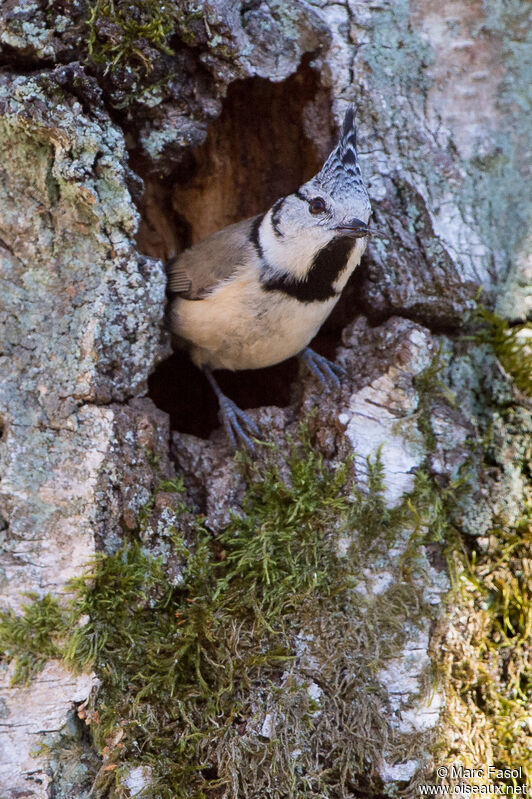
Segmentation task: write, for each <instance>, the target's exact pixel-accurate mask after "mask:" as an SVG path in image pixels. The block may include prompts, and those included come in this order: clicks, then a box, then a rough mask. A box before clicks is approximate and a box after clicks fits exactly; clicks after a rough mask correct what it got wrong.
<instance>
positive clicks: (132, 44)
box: [88, 0, 174, 74]
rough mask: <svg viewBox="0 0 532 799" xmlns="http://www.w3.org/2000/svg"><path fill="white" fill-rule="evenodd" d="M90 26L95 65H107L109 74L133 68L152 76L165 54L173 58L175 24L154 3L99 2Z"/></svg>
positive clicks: (145, 0)
mask: <svg viewBox="0 0 532 799" xmlns="http://www.w3.org/2000/svg"><path fill="white" fill-rule="evenodd" d="M88 25H89V39H88V48H89V55H90V56H91V58H92V60H93V61H94V62H95V63H97V64H106V71H108V70H112V69H114V68H116V67H117V66H121V67H126V66H132V67H141V68H142V70H143V71H144V73H145V74H149V73H150V72H151V70H152V67H153V62H154V60H155V58H157V57H158V56H159V55H160V54H161V53H164V54H166V55H172V52H173V51H172V50H171V48H170V46H169V44H168V40H169V37H170V35H171V34H172V32H173V28H174V21H173V18H172V16H171V15H169V14H168V11H167V10H166V8H165V6H164V5H161V3H158V2H155V1H154V0H143V2H135V3H130V2H123V0H96V1H95V2H93V3H91V4H90V13H89V18H88Z"/></svg>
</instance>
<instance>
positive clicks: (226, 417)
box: [218, 395, 260, 454]
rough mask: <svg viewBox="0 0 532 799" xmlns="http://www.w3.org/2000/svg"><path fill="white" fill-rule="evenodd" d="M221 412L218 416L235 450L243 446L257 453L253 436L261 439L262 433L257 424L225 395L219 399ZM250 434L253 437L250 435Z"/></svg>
mask: <svg viewBox="0 0 532 799" xmlns="http://www.w3.org/2000/svg"><path fill="white" fill-rule="evenodd" d="M218 401H219V404H220V412H219V414H218V416H219V419H220V422H221V423H222V424H223V426H224V428H225V431H226V433H227V437H228V439H229V441H230V444H231V446H232V448H233V449H238V445H239V443H240V445H243V446H244V447H245V448H246V449H247V450H248V451H249V452H251V453H252V454H254V453H255V444H254V443H253V440H252V438H251V436H253V437H254V438H260V431H259V429H258V427H257V425H256V424H255V422H254V421H253V420H252V419H251V418H250V417H249V416H248V415H247V413H245V411H243V410H241V409H240V408H239V407H238V405H235V403H234V402H233V401H232V400H230V399H229V397H226V396H225V395H224V396H222V397H219V398H218ZM248 433H250V434H251V435H248Z"/></svg>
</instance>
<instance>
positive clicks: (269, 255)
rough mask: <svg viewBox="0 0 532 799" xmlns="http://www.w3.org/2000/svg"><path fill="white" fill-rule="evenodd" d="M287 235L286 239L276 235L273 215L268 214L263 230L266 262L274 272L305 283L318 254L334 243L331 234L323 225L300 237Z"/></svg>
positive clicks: (262, 242) (303, 233)
mask: <svg viewBox="0 0 532 799" xmlns="http://www.w3.org/2000/svg"><path fill="white" fill-rule="evenodd" d="M283 232H284V235H283V236H277V235H276V234H275V231H274V229H273V227H272V222H271V211H268V213H267V214H266V216H265V217H264V220H263V222H262V224H261V227H260V244H261V247H262V252H263V257H264V260H265V261H266V263H267V264H268V266H270V268H271V269H272V271H273V272H278V273H282V274H286V273H288V274H291V275H293V276H294V278H296V279H299V280H303V279H304V278H305V277H306V276H307V274H308V272H309V269H310V266H311V264H312V261H313V259H314V256H315V255H316V253H317V252H319V251H320V250H321V249H322V248H323V247H325V246H326V245H327V244H328V243H329V241H330V240H331V238H332V237H331V233H330V231H328V230H327V229H326V228H324V227H321V226H320V225H314V226H312V227H308V228H306V229H304V230H302V231H300V232H298V234H297V235H293V234H290V232H286V231H283Z"/></svg>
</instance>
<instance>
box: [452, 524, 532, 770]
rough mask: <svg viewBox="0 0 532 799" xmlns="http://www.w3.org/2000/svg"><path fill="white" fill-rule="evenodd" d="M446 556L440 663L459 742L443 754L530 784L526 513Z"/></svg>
mask: <svg viewBox="0 0 532 799" xmlns="http://www.w3.org/2000/svg"><path fill="white" fill-rule="evenodd" d="M449 558H450V566H451V570H452V573H453V575H454V580H453V582H454V589H453V593H452V595H451V597H450V602H451V603H452V604H453V605H454V607H455V608H456V611H455V612H456V616H457V620H456V624H457V625H458V627H459V629H460V633H461V636H460V638H457V637H456V635H454V636H453V637H454V644H453V643H452V642H451V641H452V638H451V639H449V642H448V643H450V644H451V645H450V646H448V645H446V648H445V656H444V660H443V664H442V669H443V671H444V676H445V680H446V683H447V693H448V699H449V701H448V719H447V724H448V728H449V730H450V733H451V737H452V736H453V733H454V735H455V736H456V738H455V739H456V741H457V742H458V746H459V750H460V751H459V752H458V751H456V749H455V747H454V746H452V747H451V749H450V751H449V752H448V762H449V763H451V762H457V761H458V762H462V763H464V765H471V766H474V767H478V765H479V764H483V763H486V764H488V763H489V764H490V765H494V766H495V767H496V768H499V769H505V768H506V769H512V768H513V769H517V768H521V769H522V775H523V778H522V779H520V780H518V782H519V783H523V784H524V783H528V784H530V783H531V781H532V765H531V761H530V746H531V737H532V730H531V729H530V707H531V706H532V663H531V661H530V636H531V634H532V519H531V518H530V517H529V516H527V517H525V518H523V519H522V520H521V522H520V523H519V524H518V525H517V526H515V527H513V528H511V529H504V528H494V529H493V530H491V533H490V537H489V546H488V547H487V548H485V549H484V550H479V549H477V548H474V549H473V550H472V551H471V550H470V549H468V548H466V547H464V546H462V547H456V546H455V547H453V549H452V551H450V553H449ZM464 720H467V723H466V724H464ZM480 730H481V731H482V732H479V731H480ZM500 782H501V781H500ZM502 782H503V783H504V782H505V781H504V780H502ZM506 782H507V783H508V784H511V780H510V781H506Z"/></svg>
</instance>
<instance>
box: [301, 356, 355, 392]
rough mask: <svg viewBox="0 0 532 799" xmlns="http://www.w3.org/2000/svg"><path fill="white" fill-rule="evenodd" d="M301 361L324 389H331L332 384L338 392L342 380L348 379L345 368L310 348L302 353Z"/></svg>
mask: <svg viewBox="0 0 532 799" xmlns="http://www.w3.org/2000/svg"><path fill="white" fill-rule="evenodd" d="M301 360H302V361H303V363H304V364H305V365H306V367H307V369H308V370H309V371H310V372H312V374H313V375H314V376H315V377H317V379H318V380H319V382H320V383H321V384H322V386H323V387H324V388H330V386H331V384H332V386H333V388H334V389H336V390H337V391H338V389H339V388H340V378H343V377H347V372H346V371H345V369H344V367H343V366H340V364H338V363H334V361H330V360H329V359H328V358H325V356H323V355H319V354H318V353H317V352H314V350H311V349H310V348H309V347H307V348H306V349H304V350H303V352H302V353H301Z"/></svg>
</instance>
